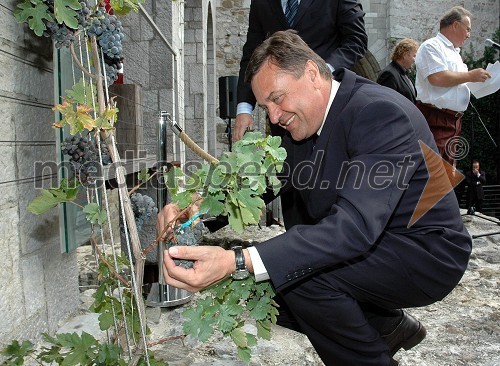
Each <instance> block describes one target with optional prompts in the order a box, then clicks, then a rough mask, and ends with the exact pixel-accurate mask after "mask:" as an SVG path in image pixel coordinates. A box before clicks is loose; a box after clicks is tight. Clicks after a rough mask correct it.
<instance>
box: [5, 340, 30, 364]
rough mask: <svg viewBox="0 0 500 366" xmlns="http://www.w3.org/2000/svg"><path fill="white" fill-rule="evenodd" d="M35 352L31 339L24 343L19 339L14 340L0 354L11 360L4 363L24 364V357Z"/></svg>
mask: <svg viewBox="0 0 500 366" xmlns="http://www.w3.org/2000/svg"><path fill="white" fill-rule="evenodd" d="M33 352H34V349H33V343H31V342H30V341H24V342H23V343H22V344H19V342H18V341H17V340H14V341H12V343H11V344H9V345H7V346H5V348H4V349H2V350H1V351H0V355H2V356H6V357H7V361H10V362H4V363H2V365H23V364H24V358H25V357H28V356H29V355H31V354H32V353H33Z"/></svg>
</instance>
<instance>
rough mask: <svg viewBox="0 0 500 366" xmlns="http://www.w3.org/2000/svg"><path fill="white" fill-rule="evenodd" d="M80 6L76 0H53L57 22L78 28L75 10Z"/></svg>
mask: <svg viewBox="0 0 500 366" xmlns="http://www.w3.org/2000/svg"><path fill="white" fill-rule="evenodd" d="M81 8H82V6H81V5H80V3H79V2H78V0H54V15H55V17H56V19H57V22H58V23H59V24H63V23H64V24H66V26H67V27H68V28H71V29H77V28H78V19H77V16H78V14H77V13H76V11H75V10H80V9H81Z"/></svg>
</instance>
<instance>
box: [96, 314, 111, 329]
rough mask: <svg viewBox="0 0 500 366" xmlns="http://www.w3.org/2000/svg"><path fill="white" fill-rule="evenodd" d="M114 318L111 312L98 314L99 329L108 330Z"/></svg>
mask: <svg viewBox="0 0 500 366" xmlns="http://www.w3.org/2000/svg"><path fill="white" fill-rule="evenodd" d="M114 322H115V319H114V317H113V314H112V313H103V314H101V315H99V328H101V330H108V329H109V328H111V327H112V326H113V324H114Z"/></svg>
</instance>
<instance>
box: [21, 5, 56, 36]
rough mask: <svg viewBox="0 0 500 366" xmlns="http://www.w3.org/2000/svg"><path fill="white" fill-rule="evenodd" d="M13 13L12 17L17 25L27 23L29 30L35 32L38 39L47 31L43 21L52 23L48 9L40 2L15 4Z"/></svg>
mask: <svg viewBox="0 0 500 366" xmlns="http://www.w3.org/2000/svg"><path fill="white" fill-rule="evenodd" d="M17 8H18V9H16V10H15V11H14V17H15V18H16V20H17V22H18V23H24V22H27V23H28V26H29V27H30V29H32V30H33V32H35V34H36V35H37V36H38V37H41V36H42V35H43V32H44V31H45V30H46V29H47V27H46V26H45V23H44V22H43V20H44V19H45V20H47V21H49V22H53V20H54V19H53V18H52V16H51V15H50V14H49V13H48V12H47V10H48V9H49V7H48V6H47V5H46V4H44V2H43V1H42V0H31V1H30V0H24V2H22V3H20V4H17Z"/></svg>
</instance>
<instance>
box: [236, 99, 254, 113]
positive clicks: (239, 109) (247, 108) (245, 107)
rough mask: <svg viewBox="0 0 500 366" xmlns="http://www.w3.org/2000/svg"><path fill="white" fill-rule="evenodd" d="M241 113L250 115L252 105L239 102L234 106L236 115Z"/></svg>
mask: <svg viewBox="0 0 500 366" xmlns="http://www.w3.org/2000/svg"><path fill="white" fill-rule="evenodd" d="M242 113H248V114H252V113H253V105H251V104H250V103H247V102H241V103H238V105H237V106H236V115H238V114H242Z"/></svg>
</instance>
